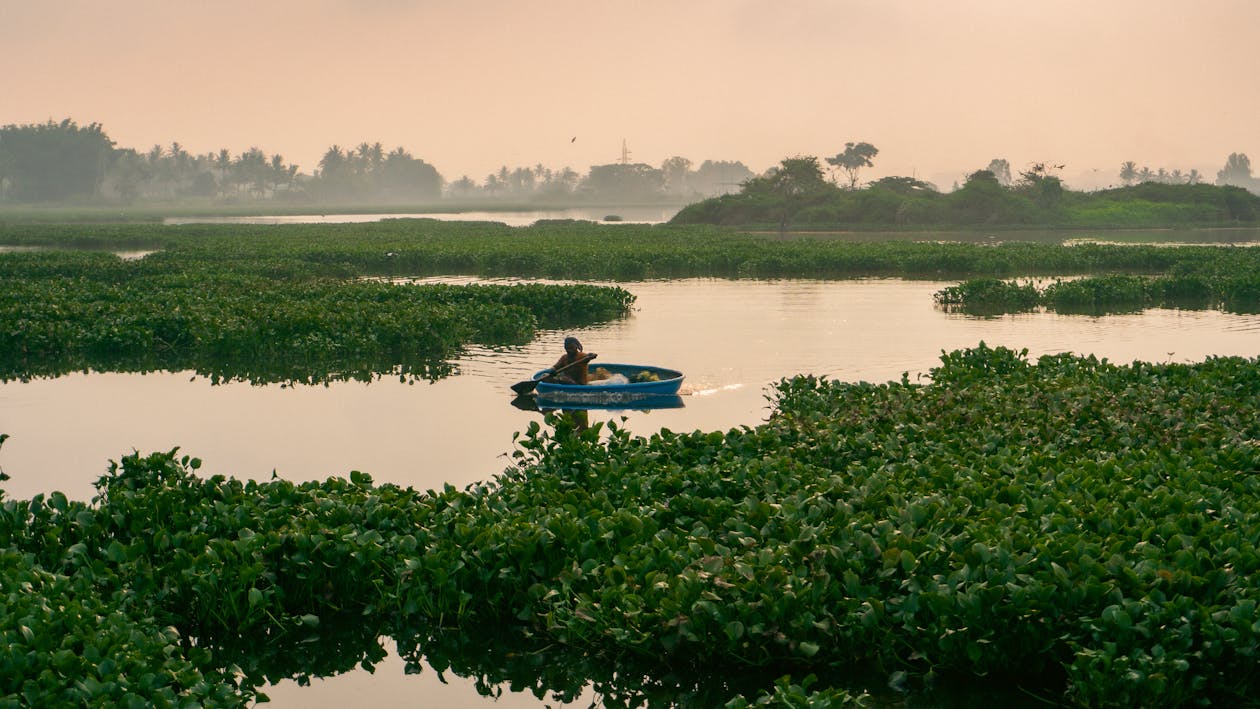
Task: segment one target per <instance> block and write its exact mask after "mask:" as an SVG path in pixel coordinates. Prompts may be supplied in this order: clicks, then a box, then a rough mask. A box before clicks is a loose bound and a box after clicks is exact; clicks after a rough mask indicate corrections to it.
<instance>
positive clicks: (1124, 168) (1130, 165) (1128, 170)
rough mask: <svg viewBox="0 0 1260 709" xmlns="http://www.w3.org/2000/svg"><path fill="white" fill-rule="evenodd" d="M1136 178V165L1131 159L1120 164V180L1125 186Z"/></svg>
mask: <svg viewBox="0 0 1260 709" xmlns="http://www.w3.org/2000/svg"><path fill="white" fill-rule="evenodd" d="M1137 178H1138V170H1137V165H1136V164H1135V163H1134V162H1133V161H1132V160H1129V161H1127V162H1125V163H1124V164H1123V165H1121V166H1120V181H1121V182H1123V183H1124V186H1125V187H1128V186H1129V185H1132V184H1133V183H1134V182H1136V181H1137Z"/></svg>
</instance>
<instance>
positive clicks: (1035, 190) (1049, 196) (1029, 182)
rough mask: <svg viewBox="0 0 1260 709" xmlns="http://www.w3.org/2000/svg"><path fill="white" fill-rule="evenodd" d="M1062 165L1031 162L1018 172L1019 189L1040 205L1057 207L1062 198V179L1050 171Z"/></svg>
mask: <svg viewBox="0 0 1260 709" xmlns="http://www.w3.org/2000/svg"><path fill="white" fill-rule="evenodd" d="M1063 167H1064V166H1063V165H1052V164H1050V163H1044V162H1039V163H1033V164H1032V166H1031V167H1029V168H1028V169H1027V170H1025V171H1023V172H1021V173H1019V177H1020V181H1019V189H1020V190H1021V191H1023V192H1024V193H1026V194H1027V195H1028V196H1030V197H1031V198H1032V199H1033V201H1035V202H1036V203H1037V204H1039V205H1041V206H1042V207H1045V208H1047V209H1052V208H1054V207H1057V206H1058V205H1059V202H1060V201H1061V200H1062V199H1063V181H1062V180H1060V179H1059V178H1058V177H1057V176H1056V175H1054V174H1052V173H1053V172H1056V171H1058V170H1062V169H1063Z"/></svg>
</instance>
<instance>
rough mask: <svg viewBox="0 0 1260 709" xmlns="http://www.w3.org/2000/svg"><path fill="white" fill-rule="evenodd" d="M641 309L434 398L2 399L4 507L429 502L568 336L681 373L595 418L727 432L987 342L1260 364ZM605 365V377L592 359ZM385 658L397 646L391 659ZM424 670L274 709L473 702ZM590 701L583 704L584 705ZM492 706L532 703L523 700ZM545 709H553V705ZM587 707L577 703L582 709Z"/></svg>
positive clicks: (480, 461)
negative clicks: (656, 401)
mask: <svg viewBox="0 0 1260 709" xmlns="http://www.w3.org/2000/svg"><path fill="white" fill-rule="evenodd" d="M620 285H622V287H625V288H627V289H628V290H630V291H631V292H633V293H634V294H635V295H636V296H638V300H637V302H636V309H635V311H634V313H633V314H632V315H631V316H630V317H628V318H626V319H624V320H621V321H617V322H613V323H608V324H605V325H601V326H598V327H592V328H587V329H583V330H578V331H576V332H573V333H569V332H548V333H544V334H543V336H542V337H541V338H539V340H538V341H536V342H534V343H532V344H530V345H528V346H526V347H522V348H519V349H512V350H508V351H489V350H474V351H472V352H469V353H468V354H467V355H466V356H465V357H463V358H461V359H460V360H459V362H458V363H459V366H460V373H459V374H458V375H457V376H454V377H451V378H449V379H445V380H442V381H439V382H436V383H433V384H416V385H407V384H402V383H399V382H398V381H397V380H394V379H386V380H382V381H378V382H375V383H372V384H361V383H338V384H332V385H330V386H328V387H323V386H318V387H297V388H288V387H281V386H279V385H275V386H251V385H249V384H228V385H221V386H211V385H210V384H209V383H208V382H207V381H206V380H204V379H201V378H197V377H193V376H192V375H191V374H190V373H186V372H185V373H171V374H148V375H130V374H127V375H123V374H76V375H71V376H66V377H60V378H57V379H51V380H47V379H44V380H36V381H32V382H27V383H17V382H13V383H7V384H0V432H4V433H8V434H10V436H11V438H10V439H9V440H8V441H7V442H6V443H5V444H4V446H3V448H0V469H2V470H3V471H4V472H6V473H8V474H9V475H10V476H12V478H13V479H12V480H10V481H9V482H7V483H5V492H6V495H7V496H10V497H17V498H28V497H30V496H32V495H34V494H36V493H38V492H47V491H51V490H61V491H63V492H65V493H66V494H67V495H69V496H70V497H72V498H77V499H88V498H90V497H91V495H92V493H93V489H92V487H91V483H92V481H93V480H94V479H95V478H96V477H97V476H98V475H100V474H101V473H103V472H104V470H105V468H106V466H107V461H108V460H110V459H118V458H119V457H121V456H123V455H125V454H128V453H130V452H131V451H132V450H138V451H140V452H141V453H148V452H152V451H155V450H169V449H171V448H173V447H176V446H179V447H180V448H181V450H182V451H183V452H184V453H187V454H189V455H193V456H197V457H200V458H201V459H202V460H203V461H204V465H203V467H202V469H201V470H202V472H205V473H207V474H217V473H222V474H226V475H231V476H236V477H241V478H257V479H268V478H270V477H271V475H272V471H273V470H274V471H275V472H276V473H277V474H278V475H280V476H281V477H285V478H290V479H293V480H307V479H316V478H323V477H327V476H329V475H346V474H348V473H349V471H351V470H361V471H364V472H368V473H370V474H372V476H373V477H374V478H375V480H376V481H377V482H390V483H397V484H400V485H410V486H413V487H416V488H419V489H429V488H438V487H440V486H441V485H443V484H444V483H451V484H454V485H455V486H457V487H463V486H464V485H467V484H469V483H472V482H475V481H479V480H485V479H488V478H490V477H492V476H493V475H495V474H496V473H498V472H500V471H502V470H503V469H504V468H505V467H506V466H507V465H508V458H507V457H506V456H507V454H508V453H510V451H511V449H512V434H513V432H516V431H520V430H523V429H524V428H525V427H526V426H527V425H528V424H529V423H530V421H532V420H537V419H540V418H541V416H540V414H538V413H534V412H528V411H522V410H520V409H517V408H514V407H512V406H511V405H510V404H509V401H510V399H511V392H510V391H509V389H508V386H509V385H510V384H512V383H513V382H516V381H520V380H522V379H526V378H528V376H529V375H530V374H531V373H532V372H533V371H535V370H536V369H539V368H541V367H543V366H547V365H548V364H550V363H551V362H553V361H554V360H555V358H556V357H557V356H558V355H559V353H560V352H561V350H562V348H561V340H562V339H563V337H564V336H565V335H567V334H575V335H577V336H578V337H579V338H581V340H582V342H583V344H584V345H585V346H586V349H587V351H590V352H597V353H599V357H600V359H601V360H603V361H606V362H625V363H652V364H660V365H664V366H668V367H672V368H675V369H680V370H682V371H683V372H684V373H685V374H686V376H687V380H686V382H685V384H684V386H683V391H682V393H683V400H684V402H685V406H684V407H683V408H680V409H661V410H654V411H647V412H635V411H630V412H618V413H611V412H599V411H592V412H591V414H590V417H591V420H592V422H594V421H596V420H608V419H620V418H621V417H622V416H625V417H626V418H627V420H626V426H627V427H628V428H629V429H630V430H631V431H633V432H635V433H638V434H643V435H649V434H651V433H653V432H655V431H659V430H660V429H662V428H668V429H671V430H675V431H682V430H687V431H689V430H693V429H703V430H725V429H727V428H730V427H736V426H745V425H747V426H753V425H756V424H757V423H759V422H761V421H763V420H764V419H765V417H766V415H767V413H768V402H767V400H766V398H765V395H766V392H767V386H768V385H769V384H771V383H772V382H774V381H776V380H778V379H779V378H781V377H787V376H791V375H793V374H797V373H812V374H816V375H826V376H828V377H830V378H833V379H839V380H846V381H858V380H866V381H873V382H884V381H888V380H893V379H899V378H900V377H901V374H902V373H903V372H906V373H908V374H909V375H910V377H911V379H915V378H916V377H917V376H919V375H921V374H925V373H926V372H927V371H928V370H929V369H930V368H931V367H933V366H935V365H936V364H938V362H939V356H940V353H941V351H942V350H953V349H957V348H962V347H969V346H974V345H976V344H977V343H979V342H980V341H981V340H983V341H984V342H986V343H987V344H989V345H992V346H997V345H1004V346H1007V347H1012V348H1017V349H1018V348H1028V350H1029V355H1030V356H1031V357H1034V358H1035V357H1036V356H1038V355H1041V354H1047V353H1057V352H1064V351H1071V352H1076V353H1092V354H1095V355H1097V356H1099V357H1106V358H1108V359H1110V360H1111V361H1113V362H1117V363H1127V362H1131V361H1133V360H1135V359H1140V360H1146V361H1160V362H1162V361H1169V360H1171V361H1177V362H1182V361H1199V360H1202V359H1203V358H1205V357H1207V356H1209V355H1245V356H1255V355H1257V354H1260V315H1232V314H1225V313H1220V312H1215V311H1206V312H1183V311H1172V310H1151V311H1147V312H1145V313H1142V314H1138V315H1114V316H1105V317H1086V316H1061V315H1055V314H1045V313H1040V314H1021V315H1010V316H1003V317H997V318H977V317H971V316H965V315H958V314H947V313H944V312H942V311H940V310H938V309H936V308H935V307H934V305H933V302H932V294H933V293H934V292H935V291H937V290H939V289H940V288H942V287H945V286H947V285H954V282H952V281H951V282H924V281H900V280H884V279H881V280H859V281H833V282H822V281H800V280H786V281H721V280H709V279H695V280H682V281H668V282H665V281H653V282H642V283H630V284H620ZM597 364H598V362H597ZM391 649H392V648H391ZM447 680H448V681H449V682H450V684H443V683H441V682H439V681H438V680H437V678H436V676H435V674H434V673H433V672H432V671H426V672H425V673H423V674H421V675H418V676H417V675H405V674H404V673H403V671H402V663H401V661H400V660H398V659H397V658H394V657H391V658H390V660H389V661H387V662H386V663H384V664H382V665H381V666H379V667H378V668H377V670H376V673H375V674H368V673H366V672H354V673H349V674H346V675H342V676H339V677H335V678H331V679H328V680H317V681H315V682H314V683H313V684H312V686H310V687H298V686H297V685H296V683H292V682H287V683H284V684H282V685H280V686H278V687H273V688H271V689H270V690H268V694H269V695H270V696H271V697H272V699H273V706H276V707H339V706H344V705H346V704H349V703H352V702H355V703H359V704H362V705H364V706H374V707H403V706H444V707H459V706H469V707H485V706H489V705H490V704H491V702H493V700H490V699H486V698H482V697H480V696H479V695H478V694H477V693H476V691H475V690H474V689H473V687H472V685H471V683H470V682H463V681H461V680H459V678H454V677H449V676H448V677H447ZM587 703H589V698H588V699H587ZM494 704H495V706H500V707H504V706H506V707H515V706H521V707H537V706H540V705H541V702H539V701H538V700H536V699H534V698H533V697H532V696H529V695H523V696H522V695H511V694H507V693H506V692H505V696H504V697H503V698H501V699H499V700H498V701H497V702H494ZM553 704H554V703H553ZM583 705H585V704H583Z"/></svg>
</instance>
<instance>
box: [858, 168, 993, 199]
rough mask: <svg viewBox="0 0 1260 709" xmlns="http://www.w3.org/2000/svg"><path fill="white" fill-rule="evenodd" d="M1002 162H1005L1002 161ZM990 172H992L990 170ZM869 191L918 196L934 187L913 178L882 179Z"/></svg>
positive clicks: (873, 184) (934, 189)
mask: <svg viewBox="0 0 1260 709" xmlns="http://www.w3.org/2000/svg"><path fill="white" fill-rule="evenodd" d="M1002 162H1006V161H1005V160H1003V161H1002ZM990 172H992V171H991V170H990ZM869 187H870V188H871V189H881V190H888V191H890V192H896V193H897V194H900V195H906V196H909V195H918V194H927V193H930V192H936V186H935V185H933V184H932V183H931V182H924V181H923V180H916V179H915V178H913V177H882V178H880V179H878V180H875V181H874V182H872V183H870V185H869Z"/></svg>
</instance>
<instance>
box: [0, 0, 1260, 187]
mask: <svg viewBox="0 0 1260 709" xmlns="http://www.w3.org/2000/svg"><path fill="white" fill-rule="evenodd" d="M67 117H69V118H73V119H75V120H76V121H78V122H79V123H80V124H87V123H92V122H97V123H100V124H102V125H103V126H104V128H105V130H106V132H107V133H108V134H109V135H110V137H112V138H113V139H114V140H115V142H116V143H117V144H118V145H119V146H120V147H133V148H137V149H140V150H146V149H148V148H149V147H151V146H152V145H153V144H155V143H161V144H163V145H169V144H170V143H171V142H172V141H179V142H180V143H181V144H183V145H184V146H185V148H186V149H188V150H189V151H191V152H195V153H204V152H208V151H211V150H218V149H219V148H227V149H229V150H230V151H231V152H232V153H233V154H234V155H235V154H238V153H240V152H242V151H244V150H246V149H248V148H250V147H255V146H256V147H258V148H261V149H262V150H263V151H264V152H266V153H268V154H274V153H279V154H281V155H283V156H284V157H285V159H286V160H287V161H290V162H293V163H297V164H298V165H299V167H300V169H301V170H302V171H303V172H310V171H311V170H313V169H315V168H316V166H317V163H318V161H319V158H320V156H321V155H322V154H323V153H324V151H325V150H326V149H327V148H328V147H329V146H330V145H333V144H334V143H335V144H339V145H341V146H343V147H347V146H354V145H357V144H359V143H361V142H364V141H367V142H377V141H379V142H381V143H383V144H384V145H385V147H386V148H387V149H392V148H394V147H398V146H402V147H404V148H406V149H407V150H409V151H410V152H411V153H412V154H413V155H415V156H416V157H419V158H423V159H424V160H427V161H428V162H430V163H432V164H433V165H434V166H435V167H437V169H438V171H439V172H441V173H442V175H443V176H444V177H445V178H446V179H448V180H455V179H458V178H459V177H460V176H462V175H465V174H467V175H469V176H470V177H472V178H473V179H475V180H478V181H481V180H482V179H484V177H485V176H486V174H487V173H490V172H492V171H495V170H497V168H498V167H499V166H501V165H507V166H509V167H518V166H524V165H530V166H532V165H535V164H538V163H541V164H543V165H546V166H548V167H552V168H560V167H564V166H569V167H572V168H574V169H575V170H577V171H578V172H581V173H584V172H585V171H586V170H587V168H589V167H590V166H591V165H593V164H604V163H609V162H615V161H617V160H618V159H619V158H620V155H621V147H622V141H623V140H624V141H625V142H626V144H627V145H628V147H629V150H630V157H631V159H632V160H633V161H635V162H645V163H649V164H652V165H656V166H659V165H660V164H661V162H662V161H663V160H665V159H666V158H669V157H671V156H675V155H680V156H683V157H686V158H689V159H691V160H692V161H693V162H694V163H695V164H696V165H697V166H698V165H699V163H701V162H702V161H704V160H706V159H713V160H741V161H743V162H744V163H745V164H746V165H748V166H749V167H750V168H752V169H753V170H755V171H758V172H760V171H762V170H764V169H766V168H768V167H770V166H772V165H774V164H777V163H778V161H779V160H781V159H783V158H784V157H789V156H794V155H815V156H818V157H820V158H821V157H826V156H830V155H835V154H836V153H838V152H840V151H841V150H843V148H844V144H845V143H846V142H851V141H867V142H870V143H872V144H874V145H875V146H876V147H878V148H879V150H880V153H879V155H878V157H877V158H876V161H875V162H876V165H875V169H874V170H872V171H868V172H869V175H864V178H866V177H878V176H883V175H914V176H917V177H919V178H921V179H927V180H931V181H933V182H936V183H937V185H938V186H939V187H941V188H943V189H947V188H949V187H950V186H951V183H952V182H953V181H954V180H955V179H958V178H959V177H960V176H961V175H962V174H964V173H965V172H969V171H971V170H975V169H979V168H982V167H984V166H986V165H987V164H988V162H989V160H990V159H992V158H1005V159H1007V160H1008V161H1009V162H1010V164H1011V166H1012V168H1014V169H1015V170H1019V169H1021V168H1024V167H1026V166H1028V165H1029V164H1031V163H1034V162H1043V161H1044V162H1052V163H1063V164H1065V165H1066V166H1067V167H1066V168H1065V169H1064V170H1063V172H1062V174H1063V176H1064V177H1065V178H1067V179H1068V181H1069V183H1072V182H1074V181H1077V180H1081V181H1083V179H1084V176H1088V175H1091V174H1094V175H1097V176H1100V181H1101V183H1102V184H1106V183H1107V182H1114V181H1116V177H1115V174H1116V173H1117V172H1118V169H1119V165H1120V163H1122V162H1123V161H1125V160H1132V161H1134V162H1136V163H1137V164H1138V165H1139V166H1143V165H1145V166H1149V167H1151V168H1152V169H1156V168H1160V167H1164V168H1167V169H1170V170H1171V169H1173V168H1180V169H1182V170H1189V169H1190V168H1197V169H1199V170H1200V171H1201V172H1203V173H1204V174H1205V176H1206V177H1207V178H1208V179H1209V180H1212V179H1214V178H1215V175H1216V170H1218V169H1219V168H1220V167H1221V166H1222V165H1223V164H1224V162H1225V159H1226V157H1227V156H1228V155H1229V153H1231V152H1244V153H1248V154H1249V155H1251V156H1252V160H1253V164H1255V163H1257V161H1258V160H1260V0H1054V1H1051V0H949V1H941V0H830V1H824V0H801V1H794V0H764V1H763V0H669V1H664V0H618V1H613V0H557V1H554V2H541V1H536V2H530V1H528V0H503V1H499V0H248V1H244V0H216V1H215V2H207V1H205V0H115V1H113V2H102V1H101V0H0V124H11V123H33V122H43V121H45V120H48V119H50V118H51V119H54V120H60V119H62V118H67ZM575 137H576V140H575V141H574V140H572V139H573V138H575ZM1094 170H1097V171H1098V172H1097V173H1093V171H1094ZM1078 184H1079V183H1078Z"/></svg>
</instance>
